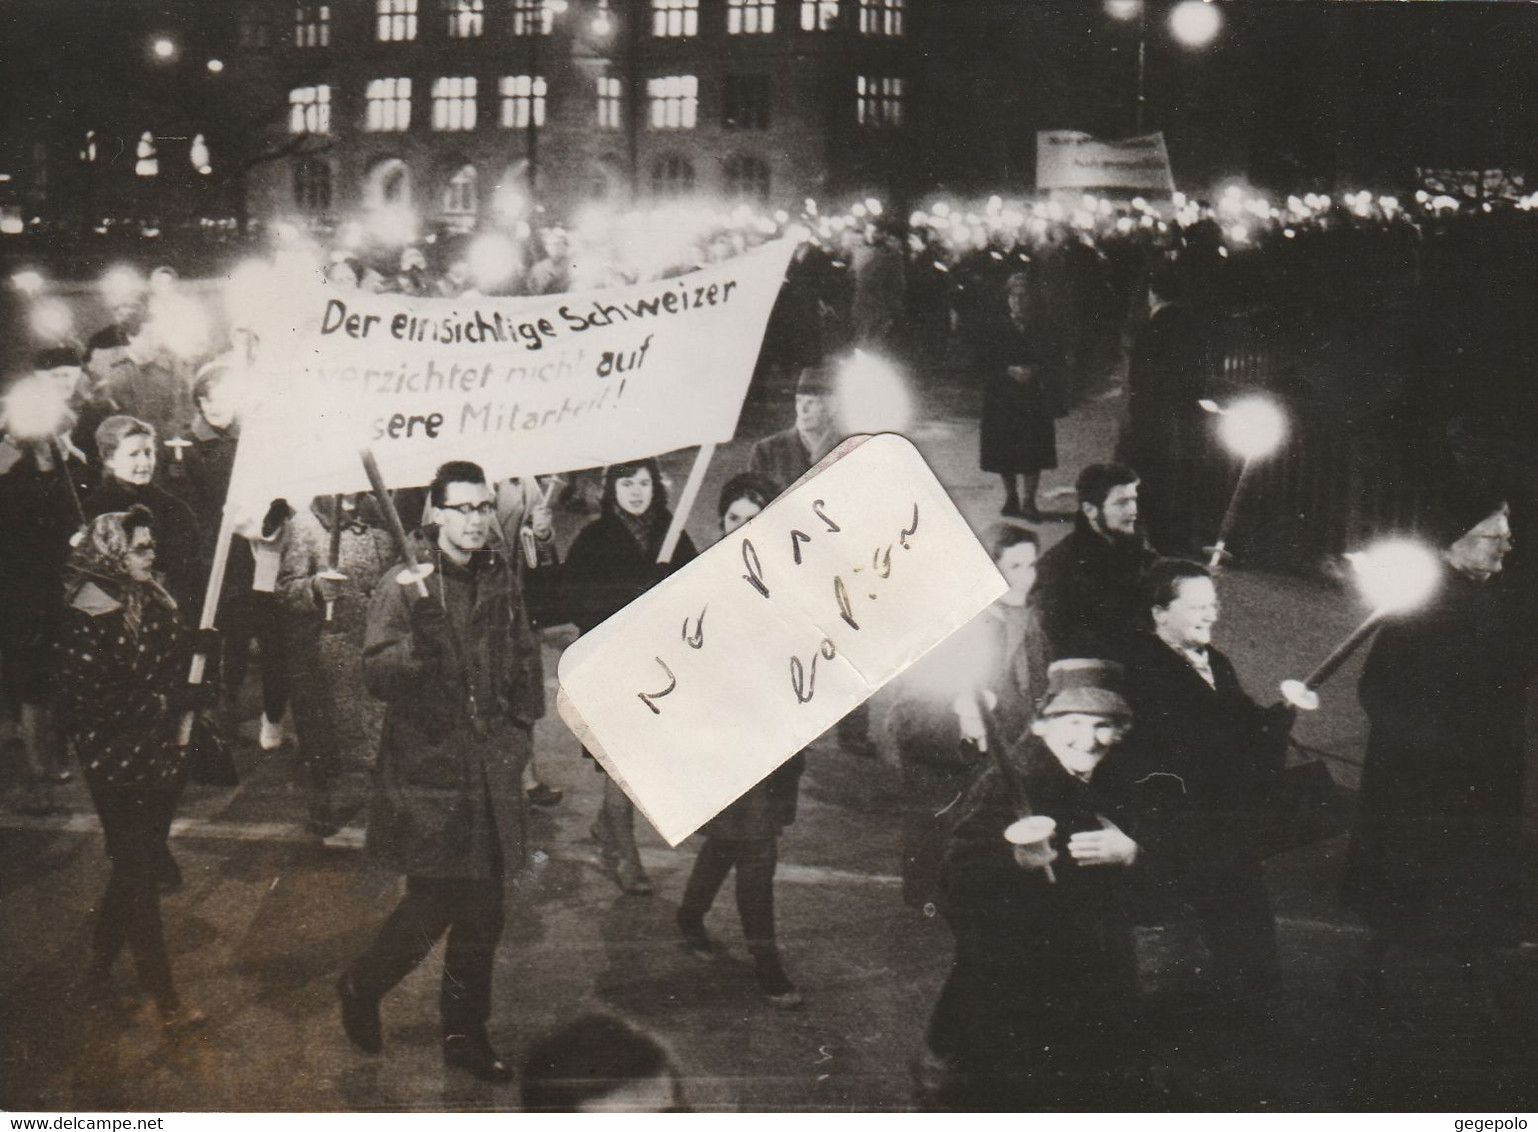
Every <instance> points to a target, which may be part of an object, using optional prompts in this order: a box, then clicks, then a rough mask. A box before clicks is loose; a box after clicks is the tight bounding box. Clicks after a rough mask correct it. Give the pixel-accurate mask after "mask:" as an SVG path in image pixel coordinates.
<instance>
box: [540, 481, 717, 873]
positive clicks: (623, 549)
mask: <svg viewBox="0 0 1538 1132" xmlns="http://www.w3.org/2000/svg"><path fill="white" fill-rule="evenodd" d="M601 511H602V513H601V514H600V515H599V517H598V518H597V519H594V520H593V521H592V522H591V523H589V524H588V525H587V526H586V527H584V528H582V530H581V532H580V533H579V534H578V535H577V538H576V541H574V542H573V543H572V544H571V549H570V550H569V551H568V552H567V555H566V564H565V565H564V566H563V567H562V568H561V570H562V573H561V593H562V598H563V603H564V606H565V609H566V612H567V614H568V616H569V617H570V618H571V620H572V621H573V622H574V623H575V624H576V626H577V628H578V629H580V630H581V631H582V632H584V633H586V632H588V631H590V630H591V629H593V628H594V627H596V626H597V625H598V624H600V623H601V622H603V621H605V620H607V619H608V618H610V617H612V616H613V615H614V614H616V613H618V612H619V611H620V610H621V609H623V608H624V607H625V606H627V605H629V604H630V603H631V602H632V601H634V600H635V599H636V598H638V597H640V596H641V595H642V594H644V593H645V592H646V591H647V590H649V589H651V588H652V586H654V585H656V584H657V583H658V582H660V581H661V580H662V579H663V578H665V577H667V576H668V575H669V574H671V573H672V572H673V571H674V570H677V569H678V568H679V567H681V566H683V565H684V564H686V563H687V562H689V561H690V560H691V559H693V558H694V556H695V549H694V543H692V542H691V541H690V540H689V535H688V533H687V532H684V533H682V534H681V535H680V536H679V539H678V546H677V547H676V548H675V549H674V551H673V557H672V561H671V562H669V563H665V564H664V563H658V561H657V554H658V551H659V550H660V549H661V548H662V540H663V539H664V538H665V537H666V536H667V530H668V526H669V525H670V524H671V523H672V521H673V513H672V512H671V511H670V510H668V503H667V489H666V488H665V487H664V485H663V483H662V474H661V472H660V471H659V470H658V468H657V461H656V460H650V459H648V460H640V461H636V462H634V463H629V464H613V465H611V466H610V467H609V468H608V469H607V470H606V471H605V473H604V480H603V501H602V504H601ZM585 753H586V752H584V754H585ZM599 769H602V768H599ZM592 834H593V840H595V841H596V842H598V847H599V853H600V856H601V857H602V859H603V862H604V865H605V866H606V867H607V868H609V869H611V870H613V872H614V874H615V877H616V879H617V880H618V881H619V886H620V888H621V889H622V890H624V891H625V892H626V893H628V894H630V895H632V896H649V895H651V891H652V885H651V880H650V878H649V877H647V875H646V870H645V869H644V868H642V867H641V855H640V852H639V851H638V850H637V849H636V843H635V805H634V804H633V803H632V802H631V801H630V799H629V797H627V796H626V794H625V792H624V791H623V790H621V789H620V788H619V787H618V786H616V785H615V784H614V781H613V780H612V779H610V778H609V777H608V776H607V775H606V776H605V777H604V784H603V809H602V810H600V811H599V815H598V821H597V822H596V823H595V824H594V825H593V828H592Z"/></svg>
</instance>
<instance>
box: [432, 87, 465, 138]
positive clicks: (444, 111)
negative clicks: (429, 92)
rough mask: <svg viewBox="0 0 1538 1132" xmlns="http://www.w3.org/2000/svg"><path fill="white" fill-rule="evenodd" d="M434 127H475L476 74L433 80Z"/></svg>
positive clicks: (456, 128) (439, 128)
mask: <svg viewBox="0 0 1538 1132" xmlns="http://www.w3.org/2000/svg"><path fill="white" fill-rule="evenodd" d="M433 129H435V130H473V129H475V76H474V75H466V76H464V77H463V78H459V77H454V78H442V79H434V80H433Z"/></svg>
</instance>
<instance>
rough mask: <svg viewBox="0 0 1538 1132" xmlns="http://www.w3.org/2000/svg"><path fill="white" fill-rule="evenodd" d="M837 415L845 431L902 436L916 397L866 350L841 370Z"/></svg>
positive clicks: (878, 359) (881, 362)
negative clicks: (896, 433)
mask: <svg viewBox="0 0 1538 1132" xmlns="http://www.w3.org/2000/svg"><path fill="white" fill-rule="evenodd" d="M837 390H838V415H839V423H840V424H841V425H842V426H843V428H844V431H845V432H846V433H847V434H849V435H851V436H853V435H855V434H857V433H873V432H902V431H903V430H904V429H906V428H907V427H908V422H909V421H910V420H911V419H912V417H913V396H912V394H910V393H909V392H908V387H907V385H906V383H904V381H903V379H902V378H901V377H899V376H898V374H897V371H896V370H894V369H893V368H892V367H891V366H890V365H888V364H887V363H886V362H884V361H882V360H881V359H880V358H878V357H876V356H875V355H873V354H867V353H866V352H865V351H864V350H856V351H855V352H854V356H853V357H851V358H850V359H849V360H848V361H846V362H845V363H844V364H843V366H841V367H840V369H839V373H838V385H837Z"/></svg>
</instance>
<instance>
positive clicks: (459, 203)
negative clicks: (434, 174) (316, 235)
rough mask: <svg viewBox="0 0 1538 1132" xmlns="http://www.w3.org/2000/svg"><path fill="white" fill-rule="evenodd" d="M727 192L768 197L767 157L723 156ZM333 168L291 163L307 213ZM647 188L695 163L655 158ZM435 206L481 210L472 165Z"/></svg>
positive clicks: (463, 212)
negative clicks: (724, 159)
mask: <svg viewBox="0 0 1538 1132" xmlns="http://www.w3.org/2000/svg"><path fill="white" fill-rule="evenodd" d="M722 171H723V173H724V175H725V189H726V195H727V196H728V197H730V198H739V199H749V200H757V201H761V202H762V201H767V200H768V199H769V195H770V190H771V187H772V183H771V176H770V171H769V164H768V162H766V161H764V160H763V159H762V158H759V157H754V156H752V155H749V154H737V155H734V156H732V157H729V158H727V160H726V162H725V163H724V165H723V169H722ZM332 178H333V174H332V169H331V166H330V164H329V163H328V162H326V161H325V160H324V159H321V158H306V159H304V160H302V161H300V162H298V163H297V164H296V165H295V166H294V203H295V204H296V205H298V206H299V208H300V209H302V210H304V211H306V212H312V213H324V212H329V211H330V210H331V206H332V198H333V186H332ZM409 184H410V177H409V170H406V171H405V172H404V175H403V176H401V177H398V178H397V180H396V182H395V184H394V187H393V190H392V191H393V202H394V203H403V204H409V203H410V202H409V200H406V199H403V198H405V197H406V196H409V193H410V189H409V187H408V186H409ZM651 188H652V193H653V195H655V196H680V195H684V194H687V193H692V192H693V191H694V188H695V173H694V163H693V162H691V161H690V160H689V159H688V158H687V157H684V156H682V155H680V154H676V153H669V154H664V155H663V156H661V157H659V158H657V160H656V161H654V162H653V163H652V167H651ZM439 206H440V208H441V210H442V212H443V214H444V215H445V216H448V217H456V218H466V219H473V218H474V217H475V216H476V215H477V214H478V212H479V211H480V178H479V175H478V174H477V172H476V169H475V166H474V165H465V166H462V167H460V168H459V169H458V170H456V171H455V173H454V174H453V176H451V177H450V178H449V179H448V181H447V182H445V183H444V187H443V194H442V196H441V197H440V198H439Z"/></svg>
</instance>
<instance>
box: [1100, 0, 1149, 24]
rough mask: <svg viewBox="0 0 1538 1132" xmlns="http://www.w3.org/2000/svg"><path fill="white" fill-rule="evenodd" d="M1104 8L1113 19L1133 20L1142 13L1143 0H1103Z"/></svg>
mask: <svg viewBox="0 0 1538 1132" xmlns="http://www.w3.org/2000/svg"><path fill="white" fill-rule="evenodd" d="M1105 10H1106V14H1107V15H1109V16H1110V17H1111V18H1112V19H1113V20H1135V19H1137V18H1138V17H1139V16H1140V15H1142V14H1143V0H1105Z"/></svg>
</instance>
